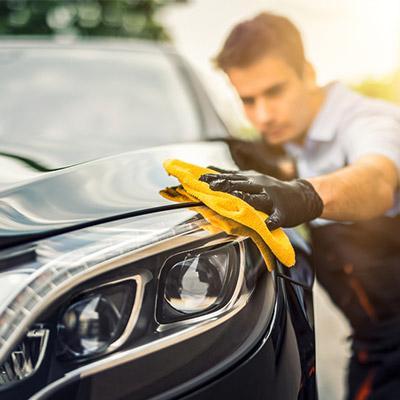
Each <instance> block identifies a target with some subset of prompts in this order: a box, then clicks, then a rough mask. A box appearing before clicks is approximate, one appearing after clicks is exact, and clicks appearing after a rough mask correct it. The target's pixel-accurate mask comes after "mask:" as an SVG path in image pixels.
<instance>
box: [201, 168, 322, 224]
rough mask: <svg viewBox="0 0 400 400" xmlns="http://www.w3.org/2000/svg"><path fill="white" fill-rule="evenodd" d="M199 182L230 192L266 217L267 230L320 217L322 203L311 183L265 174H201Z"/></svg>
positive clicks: (213, 188) (214, 188) (211, 187)
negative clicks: (283, 179) (266, 215)
mask: <svg viewBox="0 0 400 400" xmlns="http://www.w3.org/2000/svg"><path fill="white" fill-rule="evenodd" d="M200 181H202V182H206V183H208V184H209V186H210V189H212V190H216V191H220V192H226V193H230V194H232V195H234V196H236V197H239V198H241V199H243V200H244V201H246V202H247V203H249V204H250V205H252V206H253V207H254V208H255V209H257V210H260V211H263V212H265V213H267V214H268V215H269V218H268V219H267V220H266V224H267V227H268V229H270V230H273V229H277V228H279V227H284V228H289V227H293V226H296V225H299V224H302V223H304V222H308V221H311V220H312V219H314V218H317V217H319V216H320V215H321V214H322V210H323V203H322V200H321V198H320V197H319V195H318V193H317V192H316V191H315V189H314V188H313V186H312V185H311V183H309V182H307V181H306V180H303V179H295V180H293V181H290V182H284V181H281V180H279V179H275V178H273V177H271V176H268V175H263V174H254V172H253V173H250V172H249V173H247V172H243V171H238V172H236V173H222V174H204V175H201V176H200Z"/></svg>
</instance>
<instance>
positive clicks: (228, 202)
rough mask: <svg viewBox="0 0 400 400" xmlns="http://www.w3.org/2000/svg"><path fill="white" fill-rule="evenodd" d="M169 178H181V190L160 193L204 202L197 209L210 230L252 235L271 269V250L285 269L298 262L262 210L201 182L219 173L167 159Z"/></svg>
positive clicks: (281, 233)
mask: <svg viewBox="0 0 400 400" xmlns="http://www.w3.org/2000/svg"><path fill="white" fill-rule="evenodd" d="M163 165H164V168H165V169H166V171H167V172H168V174H169V175H173V176H175V177H176V178H178V180H179V182H180V183H181V185H182V187H179V186H178V187H169V188H166V189H164V190H161V191H160V194H161V195H162V196H163V197H165V198H167V199H170V200H174V201H179V202H187V201H194V202H202V203H203V204H205V205H206V206H207V207H204V206H199V207H194V209H195V211H196V212H199V213H200V214H201V215H202V216H203V217H204V218H205V219H206V220H207V221H208V222H209V223H210V224H211V225H210V226H208V227H206V229H208V230H210V231H215V228H217V229H218V228H220V229H222V230H223V231H225V232H226V233H228V234H232V235H240V236H241V235H243V236H249V237H250V238H251V239H252V240H253V241H254V242H255V244H256V245H257V247H258V248H259V250H260V252H261V254H262V255H263V257H264V260H265V263H266V265H267V267H268V269H269V270H272V269H273V261H272V257H271V254H270V251H269V249H270V250H271V251H272V253H274V254H275V256H276V257H277V258H278V259H279V260H280V261H281V262H282V263H283V264H284V265H286V266H288V267H290V266H292V265H294V263H295V253H294V249H293V247H292V245H291V243H290V241H289V239H288V237H287V236H286V234H285V232H284V231H283V230H282V229H276V230H274V231H272V232H271V231H269V229H268V228H267V226H266V225H265V219H266V218H267V217H268V215H267V214H265V213H264V212H262V211H258V210H256V209H254V208H253V207H252V206H251V205H250V204H248V203H246V202H245V201H244V200H242V199H239V198H238V197H235V196H233V195H231V194H229V193H224V192H218V191H214V190H212V189H210V188H209V186H208V184H207V183H206V182H201V181H199V178H200V176H201V175H203V174H210V173H211V174H214V173H218V172H216V171H214V170H212V169H210V168H203V167H199V166H197V165H193V164H190V163H187V162H184V161H181V160H166V161H164V163H163Z"/></svg>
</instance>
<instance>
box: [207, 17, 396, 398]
mask: <svg viewBox="0 0 400 400" xmlns="http://www.w3.org/2000/svg"><path fill="white" fill-rule="evenodd" d="M216 63H217V65H218V66H219V67H220V68H221V69H222V70H223V71H224V72H225V73H226V74H227V76H228V77H229V79H230V81H231V83H232V84H233V86H234V87H235V89H236V90H237V92H238V94H239V96H240V98H241V100H242V102H243V106H244V109H245V112H246V114H247V116H248V118H249V119H250V121H251V122H252V123H253V124H254V126H255V127H256V128H257V129H258V130H259V131H260V133H261V134H262V137H263V139H264V142H265V145H266V148H271V147H273V148H276V147H280V146H281V147H282V148H283V149H284V150H285V151H286V152H287V153H288V154H289V155H290V156H292V157H294V159H295V160H296V166H297V173H298V176H299V178H298V179H293V180H290V181H288V180H281V179H288V178H290V177H289V176H287V171H286V173H283V172H282V171H281V172H280V173H277V171H278V170H280V169H279V164H276V163H269V162H268V161H266V163H265V165H263V168H261V169H258V170H259V171H260V170H261V171H262V172H263V174H260V173H251V172H245V173H243V172H240V171H239V172H229V171H226V172H225V173H222V174H218V175H215V174H207V175H203V176H202V177H201V180H203V181H205V182H207V183H209V185H210V187H211V188H212V189H214V190H220V191H226V192H229V193H231V194H233V195H236V196H238V197H240V198H242V199H243V200H245V201H247V202H248V203H250V204H251V205H253V206H254V207H255V208H257V209H260V210H262V211H265V212H266V213H267V214H269V218H268V219H267V221H266V224H267V226H268V228H269V229H271V230H272V229H276V228H278V227H291V226H295V225H298V224H301V223H304V222H309V221H312V222H311V223H310V225H311V234H312V239H313V252H314V258H315V262H316V268H317V278H318V279H319V281H320V283H321V284H322V285H323V286H324V287H325V289H326V290H327V291H328V293H329V294H330V296H331V298H332V299H333V301H334V302H335V303H336V304H337V305H338V306H339V307H340V308H341V309H342V311H343V312H344V314H345V315H346V316H347V318H348V319H349V321H350V323H351V325H352V328H353V344H352V350H353V356H352V358H351V360H350V365H349V379H348V382H349V388H348V398H350V399H358V400H359V399H367V398H368V399H370V398H373V399H399V398H400V368H399V367H400V217H399V205H400V203H399V198H398V196H399V171H400V111H399V109H398V108H397V107H395V106H393V105H390V104H388V103H385V102H382V101H378V100H373V99H368V98H365V97H362V96H360V95H358V94H356V93H354V92H352V91H351V90H349V89H347V88H346V87H344V86H343V85H341V84H339V83H333V84H330V85H328V86H327V87H319V86H318V85H317V84H316V81H315V74H314V70H313V68H312V66H311V65H310V63H309V62H307V60H306V59H305V56H304V51H303V45H302V41H301V37H300V34H299V32H298V30H297V29H296V27H295V26H294V25H293V24H292V23H291V22H290V21H289V20H287V19H286V18H284V17H280V16H276V15H273V14H268V13H262V14H260V15H258V16H256V17H255V18H253V19H251V20H248V21H245V22H242V23H240V24H238V25H237V26H236V27H235V28H234V29H233V30H232V32H231V33H230V35H229V37H228V38H227V40H226V42H225V44H224V46H223V48H222V50H221V52H220V53H219V55H218V56H217V58H216ZM241 158H242V161H243V158H244V159H245V161H246V158H247V161H248V164H250V165H251V159H252V158H254V154H249V153H248V154H247V155H243V151H242V154H241ZM265 158H267V156H266V157H265ZM242 164H246V162H244V163H243V162H242ZM272 164H273V165H272ZM269 165H270V167H271V168H269ZM239 167H240V168H242V169H244V168H243V167H242V165H240V164H239ZM250 168H252V167H250ZM252 169H254V168H252ZM270 175H274V176H275V177H279V178H281V179H276V178H274V177H272V176H270ZM291 178H295V176H292V177H291ZM318 217H320V218H318ZM316 218H317V219H316Z"/></svg>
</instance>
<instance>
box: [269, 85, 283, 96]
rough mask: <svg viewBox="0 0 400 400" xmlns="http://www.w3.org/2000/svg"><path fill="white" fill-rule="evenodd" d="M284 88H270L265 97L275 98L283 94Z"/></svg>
mask: <svg viewBox="0 0 400 400" xmlns="http://www.w3.org/2000/svg"><path fill="white" fill-rule="evenodd" d="M284 88H285V87H284V86H276V87H273V88H270V89H268V91H267V92H266V93H265V95H266V96H267V97H276V96H279V95H280V94H282V93H283V90H284Z"/></svg>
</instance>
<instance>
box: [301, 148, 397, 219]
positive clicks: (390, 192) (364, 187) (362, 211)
mask: <svg viewBox="0 0 400 400" xmlns="http://www.w3.org/2000/svg"><path fill="white" fill-rule="evenodd" d="M307 180H308V181H309V182H310V183H311V184H312V185H313V187H314V189H315V190H316V192H317V193H318V194H319V196H320V197H321V199H322V201H323V204H324V209H323V212H322V215H321V217H323V218H326V219H331V220H336V221H356V220H363V219H370V218H374V217H377V216H379V215H382V214H383V213H384V212H385V211H387V210H388V209H390V208H391V207H392V206H393V201H394V194H395V191H396V188H397V186H398V180H399V178H398V173H397V168H396V165H395V164H394V163H393V161H392V160H390V159H389V158H388V157H385V156H383V155H372V154H371V155H365V156H362V157H360V158H359V159H358V160H357V161H356V162H354V163H353V164H351V165H349V166H347V167H345V168H342V169H340V170H338V171H335V172H333V173H331V174H328V175H323V176H319V177H315V178H310V179H307Z"/></svg>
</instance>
